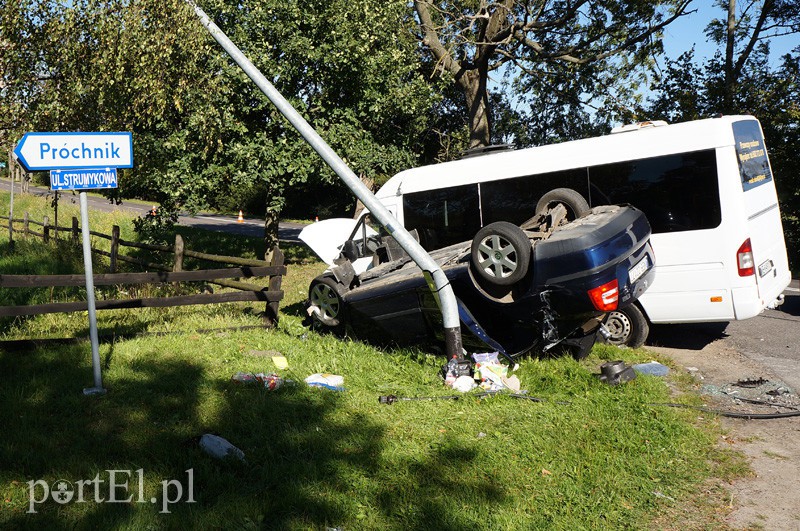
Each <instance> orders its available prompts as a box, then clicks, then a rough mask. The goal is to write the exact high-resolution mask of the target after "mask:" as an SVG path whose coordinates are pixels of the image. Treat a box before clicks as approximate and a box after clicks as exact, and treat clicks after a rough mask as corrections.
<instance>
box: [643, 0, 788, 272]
mask: <svg viewBox="0 0 800 531" xmlns="http://www.w3.org/2000/svg"><path fill="white" fill-rule="evenodd" d="M776 4H777V3H776V2H769V1H765V2H763V3H760V2H749V3H747V4H746V5H745V10H744V15H746V16H743V17H740V18H736V19H735V20H738V22H737V23H735V24H734V26H733V27H734V31H733V32H730V33H729V32H728V28H729V27H730V25H729V24H728V22H727V21H728V20H729V17H726V18H725V19H724V20H723V19H717V20H714V21H712V22H711V23H710V24H709V26H708V33H709V35H710V36H711V37H712V38H713V39H714V40H715V41H716V42H717V43H718V44H719V46H720V51H718V52H717V53H716V54H715V55H714V56H713V57H711V58H709V59H707V60H705V62H704V63H702V64H697V62H696V61H695V59H694V55H693V53H694V52H693V50H690V51H688V52H686V53H684V54H683V55H682V56H681V57H680V58H678V59H677V60H674V61H671V60H668V61H667V64H666V68H665V70H664V73H663V76H662V79H661V80H660V81H659V83H658V84H657V85H656V86H655V87H654V94H655V96H654V97H652V98H651V99H650V101H649V107H648V108H647V109H645V110H643V111H642V112H641V114H642V116H647V117H648V118H651V119H666V120H667V121H670V122H676V121H686V120H694V119H698V118H704V117H709V116H712V115H715V114H718V113H720V112H723V113H724V114H752V115H754V116H755V117H756V118H758V119H759V121H760V122H761V126H762V129H763V131H764V138H765V142H766V145H767V148H768V150H769V156H770V161H771V164H772V171H773V174H774V177H775V184H776V187H777V190H778V199H779V201H780V204H781V213H782V216H783V224H784V233H785V236H786V240H787V247H788V249H789V260H790V262H791V263H792V266H793V269H794V270H795V271H797V269H798V268H800V252H798V249H800V217H798V215H797V213H798V212H800V160H798V157H797V153H798V151H800V46H798V47H796V48H795V49H794V50H792V52H791V53H788V54H785V55H784V56H783V57H781V58H780V61H779V63H778V65H777V66H773V63H772V61H771V60H770V59H771V57H770V43H771V42H772V40H773V39H776V38H780V37H781V36H783V35H785V34H786V32H787V31H789V30H787V29H786V28H797V27H798V22H800V14H798V12H797V9H794V7H795V6H794V5H791V6H790V5H788V4H785V5H782V6H778V7H781V9H780V10H778V9H776ZM733 5H735V4H734V2H733V0H731V2H730V3H728V2H721V3H720V4H719V7H721V8H722V9H724V13H726V14H729V13H731V10H729V7H730V6H733ZM770 6H772V7H770ZM764 9H768V10H769V12H768V14H767V15H765V14H764ZM770 13H771V14H770ZM778 13H782V14H783V15H782V16H784V15H785V17H784V18H781V19H780V21H778V19H776V18H775V17H777V14H778ZM748 14H750V15H753V16H754V19H755V20H761V21H762V22H761V23H758V22H756V23H755V24H754V25H751V24H750V23H746V22H743V21H745V20H746V19H747V18H748V16H749V15H748ZM770 21H771V22H770ZM756 28H761V29H760V30H756ZM770 28H772V29H770ZM775 28H784V29H783V30H781V31H778V32H774V29H775ZM794 31H796V30H794ZM770 32H771V33H770ZM731 36H733V37H734V39H733V44H731V42H732V41H731V38H730V37H731ZM731 50H733V54H731Z"/></svg>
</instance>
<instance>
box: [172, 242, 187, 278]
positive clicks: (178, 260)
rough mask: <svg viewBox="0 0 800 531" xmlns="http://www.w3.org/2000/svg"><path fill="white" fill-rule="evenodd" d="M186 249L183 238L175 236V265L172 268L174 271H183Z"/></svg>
mask: <svg viewBox="0 0 800 531" xmlns="http://www.w3.org/2000/svg"><path fill="white" fill-rule="evenodd" d="M184 248H185V245H184V242H183V236H181V235H180V234H176V235H175V265H173V266H172V270H173V271H175V272H177V271H183V250H184Z"/></svg>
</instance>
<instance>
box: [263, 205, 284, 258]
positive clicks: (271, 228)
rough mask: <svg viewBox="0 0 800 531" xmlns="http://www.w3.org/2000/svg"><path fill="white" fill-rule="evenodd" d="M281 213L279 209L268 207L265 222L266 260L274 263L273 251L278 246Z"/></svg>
mask: <svg viewBox="0 0 800 531" xmlns="http://www.w3.org/2000/svg"><path fill="white" fill-rule="evenodd" d="M280 214H281V211H280V209H278V208H274V207H271V206H267V214H266V217H265V220H264V248H265V249H266V252H265V254H264V260H266V261H267V262H271V261H272V250H273V249H274V248H275V246H276V245H278V227H279V225H280Z"/></svg>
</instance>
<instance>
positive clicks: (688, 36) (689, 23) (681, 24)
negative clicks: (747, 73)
mask: <svg viewBox="0 0 800 531" xmlns="http://www.w3.org/2000/svg"><path fill="white" fill-rule="evenodd" d="M691 10H696V11H697V12H696V13H692V14H690V15H687V16H685V17H681V18H679V19H678V20H676V21H675V22H673V23H672V24H670V25H669V26H667V27H666V28H665V30H664V51H665V52H666V56H667V57H668V58H669V59H677V58H678V57H679V56H680V54H682V53H683V52H685V51H687V50H689V49H690V48H691V47H692V45H693V44H694V45H696V47H695V50H696V51H695V59H702V58H705V57H712V56H713V55H714V53H715V52H716V51H717V48H716V45H715V44H714V43H713V42H709V41H708V39H707V38H706V36H705V33H704V32H705V28H706V26H707V25H708V23H709V22H710V21H711V19H713V18H722V17H724V16H726V13H725V12H724V11H723V10H722V9H719V8H717V7H713V2H712V1H711V0H699V1H698V0H695V2H693V5H692V7H691ZM799 45H800V35H796V34H795V35H790V36H785V37H779V38H776V39H773V40H772V43H771V45H770V58H771V59H772V62H773V64H777V62H778V59H779V58H780V56H781V55H783V54H785V53H787V52H789V51H791V50H792V49H793V48H794V47H796V46H799Z"/></svg>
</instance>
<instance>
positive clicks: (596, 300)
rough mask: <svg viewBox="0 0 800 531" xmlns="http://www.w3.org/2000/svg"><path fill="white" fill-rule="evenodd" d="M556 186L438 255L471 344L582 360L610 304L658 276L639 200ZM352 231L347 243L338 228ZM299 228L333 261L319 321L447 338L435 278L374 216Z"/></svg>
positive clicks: (317, 304) (314, 294)
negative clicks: (613, 201)
mask: <svg viewBox="0 0 800 531" xmlns="http://www.w3.org/2000/svg"><path fill="white" fill-rule="evenodd" d="M553 192H555V193H552V196H551V197H552V198H553V199H552V200H549V201H547V200H546V201H543V202H542V201H540V204H539V206H538V207H536V212H535V215H534V216H533V217H531V219H529V220H528V221H526V222H524V223H522V224H521V225H514V224H512V223H508V222H503V221H499V222H495V223H491V224H488V225H486V226H484V227H482V228H481V229H480V230H478V231H477V233H476V234H475V237H474V238H473V239H472V241H467V242H463V243H459V244H455V245H450V246H448V247H444V248H442V249H438V250H435V251H432V252H431V253H430V255H431V257H432V258H433V259H434V260H436V262H437V263H438V264H439V265H440V267H441V268H442V270H443V271H444V272H445V274H446V275H447V278H448V279H449V281H450V284H451V285H452V287H453V291H454V292H455V295H456V297H457V299H458V304H459V315H460V317H461V329H462V340H463V343H464V348H465V349H467V350H469V351H473V352H477V351H480V352H485V351H487V350H497V351H499V352H501V353H503V354H505V355H507V356H509V357H514V356H520V355H525V354H532V355H542V354H547V353H564V352H567V353H570V354H571V355H573V356H575V357H576V358H582V357H584V356H586V355H587V354H588V353H589V351H590V350H591V347H592V345H593V344H594V343H595V340H596V339H597V337H598V334H600V335H602V334H603V332H604V328H603V324H602V323H603V320H604V319H605V317H606V314H607V312H611V311H614V310H618V309H621V308H624V307H625V306H627V305H629V304H631V303H633V302H634V301H635V300H636V299H637V298H638V297H639V296H641V295H642V293H644V291H645V290H646V289H647V287H648V286H649V285H650V284H652V281H653V276H654V266H655V257H654V255H653V250H652V247H651V246H650V243H649V238H650V224H649V223H648V221H647V219H646V217H645V216H644V214H643V213H642V212H641V211H640V210H638V209H636V208H634V207H632V206H629V205H607V206H598V207H594V208H591V209H590V208H589V206H588V205H587V204H586V203H585V201H583V199H582V198H580V196H579V195H578V194H577V193H575V192H572V191H571V190H566V189H558V190H554V191H553ZM570 192H572V193H570ZM532 210H533V209H532ZM329 229H330V230H329ZM343 230H347V231H348V235H347V237H346V238H345V239H344V241H342V238H341V237H337V236H336V235H335V233H336V232H337V231H338V232H339V233H340V234H342V231H343ZM412 234H413V231H412ZM300 238H301V239H302V240H303V241H304V242H306V243H307V244H308V245H309V246H310V247H311V248H312V249H313V250H315V251H316V252H317V254H319V255H320V257H321V258H322V259H323V260H324V261H326V262H327V263H328V264H329V266H330V267H329V269H328V270H327V271H325V273H323V274H322V275H320V276H318V277H317V278H315V279H314V280H313V281H312V283H311V286H310V287H309V298H308V302H307V310H308V315H309V317H310V320H311V323H312V326H315V327H317V328H321V329H324V330H328V331H331V332H334V333H337V334H341V335H347V336H350V337H353V338H357V339H361V340H365V341H368V342H371V343H375V344H380V345H387V344H390V345H398V346H411V345H417V346H421V347H424V348H431V347H433V348H436V347H438V346H441V345H442V344H443V341H444V338H443V337H442V317H441V313H440V310H439V307H438V303H437V297H436V295H435V290H432V289H431V286H432V284H431V283H429V281H428V279H426V278H425V275H424V274H423V272H422V271H421V270H420V269H419V267H417V265H416V264H415V263H414V262H412V261H411V260H410V259H409V258H408V256H407V255H406V254H405V253H404V252H403V250H402V249H401V248H400V247H399V245H398V244H397V242H395V241H394V239H393V238H392V237H391V236H390V235H388V234H382V233H381V230H380V228H377V229H376V228H374V227H373V226H372V225H371V223H370V217H369V214H367V215H364V216H362V217H361V218H360V219H359V220H327V221H323V222H319V223H316V224H314V225H311V226H309V227H307V228H306V229H304V230H303V232H302V233H301V235H300Z"/></svg>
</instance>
